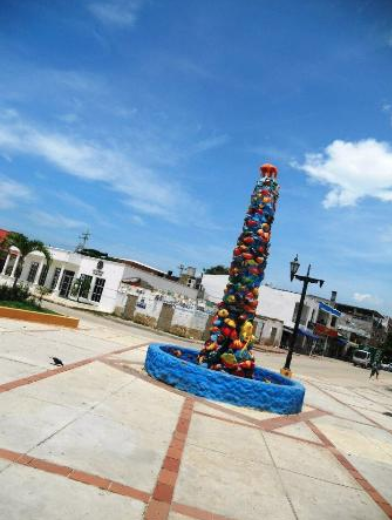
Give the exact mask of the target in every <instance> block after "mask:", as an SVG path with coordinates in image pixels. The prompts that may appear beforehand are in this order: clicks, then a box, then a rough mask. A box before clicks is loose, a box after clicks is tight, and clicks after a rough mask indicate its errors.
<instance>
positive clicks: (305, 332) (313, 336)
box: [298, 327, 320, 339]
mask: <svg viewBox="0 0 392 520" xmlns="http://www.w3.org/2000/svg"><path fill="white" fill-rule="evenodd" d="M298 333H299V334H301V335H302V336H306V337H307V338H311V339H319V338H320V336H316V334H313V332H312V331H311V330H309V329H305V328H303V327H300V328H299V329H298Z"/></svg>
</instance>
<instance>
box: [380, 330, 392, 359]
mask: <svg viewBox="0 0 392 520" xmlns="http://www.w3.org/2000/svg"><path fill="white" fill-rule="evenodd" d="M381 348H382V349H383V350H384V352H385V354H389V355H390V356H392V332H389V333H388V334H387V337H386V339H385V341H384V343H383V344H382V345H381Z"/></svg>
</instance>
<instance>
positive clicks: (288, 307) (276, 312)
mask: <svg viewBox="0 0 392 520" xmlns="http://www.w3.org/2000/svg"><path fill="white" fill-rule="evenodd" d="M227 282H228V276H226V275H208V274H205V275H204V276H203V279H202V285H203V287H204V290H205V298H206V300H210V301H213V302H215V303H218V302H220V301H221V300H222V296H223V291H224V289H225V287H226V284H227ZM300 298H301V295H300V294H299V293H295V292H291V291H284V290H283V289H275V288H274V287H269V286H268V285H261V286H260V291H259V304H258V306H257V315H259V316H264V317H268V318H273V319H277V320H280V321H282V322H283V323H284V325H285V327H289V328H293V327H294V319H295V316H296V310H297V308H298V305H299V300H300ZM319 301H320V299H315V298H314V297H313V296H307V297H306V300H305V305H304V309H303V311H302V316H301V325H305V326H307V325H308V323H309V322H314V321H315V318H316V317H317V313H318V303H319Z"/></svg>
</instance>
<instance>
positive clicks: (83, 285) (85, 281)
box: [79, 274, 93, 298]
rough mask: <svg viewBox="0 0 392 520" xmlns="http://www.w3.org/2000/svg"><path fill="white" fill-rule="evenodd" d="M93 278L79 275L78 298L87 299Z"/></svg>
mask: <svg viewBox="0 0 392 520" xmlns="http://www.w3.org/2000/svg"><path fill="white" fill-rule="evenodd" d="M92 279H93V277H92V276H90V275H89V274H81V275H80V292H79V298H88V294H89V292H90V287H91V281H92Z"/></svg>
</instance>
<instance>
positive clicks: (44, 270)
mask: <svg viewBox="0 0 392 520" xmlns="http://www.w3.org/2000/svg"><path fill="white" fill-rule="evenodd" d="M48 270H49V266H48V264H46V265H44V266H43V268H42V271H41V275H40V277H39V280H38V285H45V282H46V277H47V276H48Z"/></svg>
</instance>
